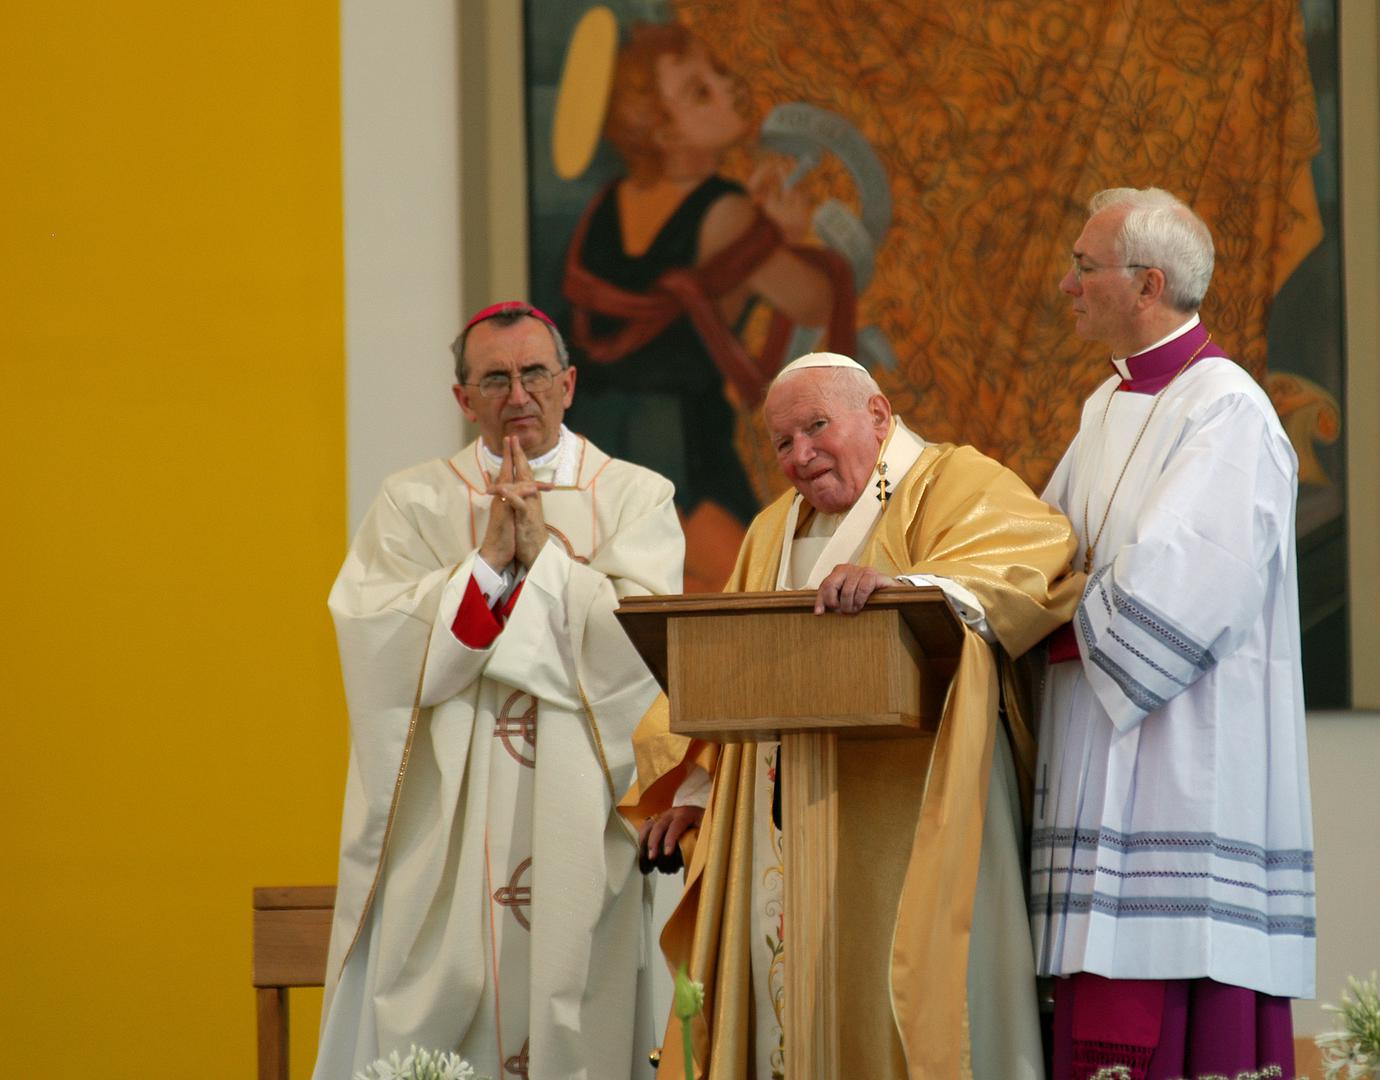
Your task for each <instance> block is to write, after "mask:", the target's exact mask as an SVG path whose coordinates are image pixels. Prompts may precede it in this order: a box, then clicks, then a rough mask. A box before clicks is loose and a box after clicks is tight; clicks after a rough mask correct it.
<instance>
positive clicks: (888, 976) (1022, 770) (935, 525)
mask: <svg viewBox="0 0 1380 1080" xmlns="http://www.w3.org/2000/svg"><path fill="white" fill-rule="evenodd" d="M765 417H766V422H767V429H768V432H769V433H770V437H771V439H772V442H773V446H774V449H775V451H776V455H777V458H778V461H779V464H780V466H781V469H782V471H783V472H784V473H785V475H786V477H787V478H788V479H789V480H790V481H791V483H792V485H793V487H794V491H788V492H786V493H785V494H784V495H783V496H782V497H781V498H779V499H777V500H776V501H775V502H774V503H773V504H772V505H770V506H768V507H767V508H766V509H765V510H763V511H762V513H760V514H759V515H758V516H757V518H756V519H755V520H754V521H753V523H752V526H751V528H750V529H749V531H748V535H747V538H746V540H745V541H744V543H743V547H742V550H741V552H740V553H739V556H738V564H737V567H736V568H735V570H734V573H733V576H732V578H731V579H730V580H729V583H728V590H729V591H761V590H771V589H814V590H817V596H816V603H815V611H816V614H818V615H820V616H821V617H826V618H827V617H838V614H835V613H839V614H842V615H845V616H846V615H849V614H853V613H856V612H858V611H860V610H861V609H862V608H863V607H864V606H865V604H866V603H867V600H868V597H869V596H871V595H872V593H873V592H874V591H875V590H876V589H878V588H880V587H882V586H887V585H896V584H900V583H909V584H915V585H922V584H931V585H938V586H939V587H940V588H942V589H943V590H944V593H945V596H946V597H947V598H948V600H949V602H950V604H951V606H952V607H953V608H954V610H955V612H956V613H957V614H958V615H959V617H960V619H961V620H962V621H963V623H964V624H965V627H966V630H965V635H964V643H963V646H962V653H961V658H960V662H959V666H958V671H957V673H956V674H955V676H954V680H953V684H952V686H951V689H950V692H949V695H948V698H947V700H946V702H945V706H944V711H943V716H942V718H941V720H940V724H939V730H938V732H937V734H936V736H935V739H934V742H933V744H929V743H927V742H924V741H922V740H919V739H898V740H894V741H889V742H887V743H885V744H878V743H871V744H867V745H863V744H857V743H854V744H851V745H853V746H854V747H855V748H857V749H855V750H853V751H851V753H853V754H855V755H856V758H855V761H856V763H857V768H858V769H859V770H860V771H861V773H862V775H863V777H864V779H863V785H864V789H865V790H866V789H871V790H870V791H869V793H868V796H867V797H868V801H869V804H870V805H873V806H877V807H880V808H884V812H882V813H880V814H877V815H874V820H872V821H870V822H869V827H868V828H869V831H868V834H867V837H866V839H865V842H863V843H860V844H856V845H854V850H853V851H852V852H851V854H850V853H849V852H848V851H843V852H841V855H840V858H841V859H845V858H847V859H852V860H853V864H852V867H851V871H852V872H846V871H845V867H844V866H843V864H841V865H840V869H839V874H838V881H839V888H840V895H839V906H840V911H841V913H843V914H842V915H841V918H843V919H845V921H846V922H845V925H844V926H841V928H840V949H841V950H842V951H844V952H846V953H847V955H848V956H849V957H850V958H851V959H855V960H856V959H859V958H861V959H862V960H863V961H864V963H863V964H862V970H865V971H867V970H870V971H873V972H875V973H877V974H876V977H875V978H863V979H861V980H859V985H852V984H850V985H845V986H841V987H840V1001H841V1007H842V1009H843V1017H844V1021H845V1026H846V1027H847V1029H848V1030H847V1032H846V1035H845V1036H844V1041H843V1043H842V1045H843V1050H844V1062H843V1064H844V1068H845V1071H846V1075H849V1076H867V1077H869V1080H878V1078H890V1077H907V1078H911V1080H915V1078H921V1077H923V1078H926V1080H955V1078H957V1077H963V1076H971V1077H976V1078H977V1080H998V1078H1000V1080H1022V1078H1028V1080H1039V1078H1040V1077H1042V1076H1043V1072H1044V1069H1043V1065H1042V1054H1041V1050H1040V1036H1039V1025H1038V1019H1037V1014H1036V1003H1035V977H1034V964H1033V959H1032V956H1031V951H1030V947H1029V943H1028V940H1027V935H1026V931H1025V926H1026V906H1025V899H1024V891H1023V887H1022V872H1023V871H1022V866H1021V855H1020V851H1021V844H1022V840H1021V837H1022V825H1021V806H1022V802H1023V801H1025V802H1026V805H1027V806H1028V799H1029V779H1028V778H1029V776H1030V772H1031V767H1032V765H1033V753H1034V743H1033V739H1032V737H1031V732H1030V730H1029V729H1028V727H1027V726H1026V724H1025V716H1024V710H1023V708H1022V707H1021V706H1022V704H1023V698H1024V696H1025V695H1023V694H1022V693H1021V692H1020V689H1021V680H1020V678H1019V677H1018V672H1017V671H1016V670H1015V668H1014V666H1013V664H1012V659H1013V658H1016V657H1020V656H1021V655H1022V654H1023V653H1025V652H1026V651H1027V650H1028V649H1030V648H1031V646H1033V645H1034V644H1035V643H1037V642H1038V641H1040V640H1041V639H1042V638H1044V637H1045V636H1046V635H1047V634H1048V633H1050V632H1051V631H1052V630H1053V629H1054V628H1055V627H1057V626H1059V625H1061V623H1062V622H1063V621H1064V620H1066V619H1067V618H1068V617H1069V615H1070V613H1071V612H1072V611H1073V608H1074V606H1075V605H1076V603H1077V601H1078V597H1079V595H1080V593H1081V575H1076V574H1073V573H1071V572H1070V569H1069V560H1070V557H1071V556H1072V554H1073V552H1074V550H1075V547H1076V541H1075V538H1074V535H1073V531H1072V528H1071V527H1070V525H1069V523H1068V521H1067V519H1065V518H1064V517H1063V516H1062V515H1060V514H1058V513H1057V512H1055V511H1053V510H1051V509H1050V508H1049V507H1048V506H1046V505H1045V504H1044V503H1042V502H1041V501H1040V500H1039V499H1038V498H1036V496H1035V495H1034V494H1033V493H1032V492H1031V491H1030V489H1029V488H1028V487H1026V485H1025V484H1024V483H1022V482H1021V481H1020V480H1019V479H1018V478H1017V477H1016V476H1015V475H1014V474H1012V473H1011V472H1010V471H1008V470H1007V469H1005V468H1003V467H1002V466H1001V465H999V464H998V463H997V462H995V461H992V460H991V459H989V458H987V457H984V456H983V455H982V454H980V453H978V452H977V451H975V450H973V449H972V448H970V447H961V446H953V445H934V444H930V443H926V442H925V441H924V440H923V439H921V438H919V437H918V436H916V435H915V434H914V433H912V432H911V431H910V430H908V429H907V428H906V426H905V425H904V424H902V423H901V422H900V421H899V420H898V419H897V418H895V417H894V416H893V415H892V410H891V404H890V402H889V401H888V400H887V398H886V397H885V395H883V394H882V393H881V391H880V389H879V388H878V386H877V384H876V382H875V381H874V380H873V379H872V377H871V376H870V375H869V374H868V373H867V371H866V370H865V369H864V368H862V367H861V366H860V365H858V364H856V363H855V362H853V361H852V360H850V359H848V358H847V357H843V356H838V355H836V354H832V353H816V354H812V355H810V356H806V357H802V358H801V359H800V360H797V361H795V363H793V364H790V365H788V366H787V367H786V368H785V369H783V370H782V372H781V373H780V375H778V376H777V378H776V381H775V382H774V383H773V384H772V387H771V390H770V392H769V393H768V395H767V400H766V406H765ZM879 481H883V482H884V483H883V487H884V488H886V489H888V490H887V493H886V494H887V497H886V498H878V482H879ZM820 661H821V663H827V658H826V657H821V658H820ZM706 677H708V673H707V675H706ZM839 677H840V678H844V679H850V678H867V677H868V674H867V673H866V672H840V673H839ZM844 745H845V744H844V743H841V744H840V746H841V748H842V747H843V746H844ZM931 745H932V747H933V750H932V753H931V750H930V746H931ZM635 747H636V752H637V767H638V784H637V786H635V787H634V788H633V790H632V791H631V792H629V794H628V796H627V797H626V798H625V799H624V802H623V810H624V813H625V814H626V815H627V816H628V817H629V819H630V820H632V821H633V822H634V823H636V824H638V826H639V828H640V836H641V842H642V844H643V845H644V846H645V847H646V849H647V852H648V854H649V856H656V855H663V854H665V853H669V852H672V851H673V850H674V849H675V847H676V845H677V844H681V845H682V850H684V851H686V852H687V854H688V870H687V875H686V887H685V892H684V895H683V896H682V898H681V901H680V904H679V906H678V907H677V909H676V911H675V913H674V914H673V915H672V917H671V919H670V921H669V922H668V924H667V927H666V930H665V932H664V933H663V935H662V948H663V951H664V952H665V954H666V956H667V959H668V961H669V962H670V963H671V964H672V966H673V967H676V966H678V965H680V964H681V963H684V964H686V965H687V967H688V969H689V972H690V976H691V977H692V978H694V979H697V980H700V981H702V982H703V983H704V985H705V990H706V1002H705V1010H704V1014H703V1020H702V1021H697V1022H696V1027H695V1031H694V1046H695V1049H694V1054H695V1063H694V1064H695V1067H694V1069H693V1070H688V1069H686V1068H685V1065H684V1062H683V1061H682V1055H681V1053H680V1052H679V1050H678V1047H679V1045H680V1042H681V1040H680V1038H679V1036H678V1032H677V1031H676V1030H674V1029H673V1030H672V1031H670V1032H668V1038H667V1040H666V1045H665V1053H664V1058H663V1060H662V1063H661V1069H660V1072H659V1073H658V1076H659V1077H663V1078H664V1077H665V1076H667V1075H669V1076H672V1077H682V1076H688V1075H691V1074H692V1072H693V1075H696V1076H703V1075H705V1074H706V1073H708V1075H711V1076H713V1077H714V1080H747V1078H748V1077H757V1078H761V1080H765V1078H767V1077H772V1076H780V1075H782V1073H783V1069H784V1044H785V1041H786V1040H789V1039H790V1038H791V1032H789V1031H784V1032H783V1031H782V1029H781V1002H782V995H783V970H784V966H785V965H788V964H789V963H790V962H791V961H790V957H789V956H788V955H785V953H784V950H783V947H782V944H781V939H782V923H783V918H789V917H790V913H789V912H783V910H782V895H781V894H782V888H781V883H782V867H783V858H791V857H793V856H794V853H793V852H783V851H782V842H781V835H780V833H779V831H777V829H776V828H775V826H774V825H773V823H772V820H771V812H770V805H771V799H772V793H773V787H774V785H775V780H776V760H777V751H776V746H775V744H771V745H767V744H761V743H741V744H725V745H722V746H717V745H711V744H707V743H702V742H699V741H697V740H691V739H687V738H684V737H682V736H677V735H673V734H671V733H670V732H669V730H668V729H667V727H666V713H665V711H664V710H660V711H656V710H654V711H653V712H652V713H650V714H648V716H647V718H646V719H644V720H643V722H642V725H641V726H640V727H639V730H638V733H637V735H636V736H635ZM846 767H847V765H846V762H844V761H843V760H842V759H841V764H840V768H841V770H842V769H844V768H846ZM783 782H784V783H786V784H789V783H790V782H791V781H790V779H789V777H786V778H784V779H783ZM1022 792H1024V796H1025V798H1024V800H1023V799H1022ZM701 808H703V809H701ZM697 824H698V826H699V831H698V839H696V840H694V843H693V844H691V843H690V841H691V839H692V838H694V837H696V833H695V832H694V831H693V827H694V826H695V825H697ZM879 882H880V883H882V884H883V887H877V884H878V883H879ZM888 882H889V885H888V884H886V883H888ZM898 896H899V902H898V901H897V900H896V897H898ZM869 959H870V962H868V961H869ZM882 973H885V977H883V975H882Z"/></svg>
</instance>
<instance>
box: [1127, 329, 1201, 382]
mask: <svg viewBox="0 0 1380 1080" xmlns="http://www.w3.org/2000/svg"><path fill="white" fill-rule="evenodd" d="M1198 322H1199V319H1198V315H1197V312H1195V313H1194V314H1193V316H1192V318H1190V319H1189V320H1188V322H1186V323H1184V324H1183V325H1182V326H1180V327H1179V328H1178V329H1177V330H1171V331H1169V333H1167V334H1165V335H1164V337H1162V338H1160V340H1159V341H1157V342H1155V343H1154V344H1153V345H1147V346H1146V347H1145V348H1143V349H1141V350H1140V352H1137V353H1132V354H1131V356H1141V355H1143V354H1144V353H1148V352H1149V351H1150V350H1151V349H1158V348H1159V347H1160V346H1161V345H1168V344H1169V343H1170V342H1171V341H1173V340H1174V339H1175V338H1179V337H1183V336H1184V335H1185V334H1187V333H1188V332H1189V331H1190V330H1192V329H1193V328H1194V327H1195V326H1197V325H1198ZM1129 359H1131V357H1130V356H1128V357H1124V358H1123V357H1119V356H1114V357H1112V367H1114V368H1116V373H1117V374H1118V375H1120V376H1121V377H1122V378H1123V379H1125V380H1126V381H1127V382H1129V381H1130V379H1131V368H1130V367H1129V366H1128V365H1127V363H1126V361H1127V360H1129Z"/></svg>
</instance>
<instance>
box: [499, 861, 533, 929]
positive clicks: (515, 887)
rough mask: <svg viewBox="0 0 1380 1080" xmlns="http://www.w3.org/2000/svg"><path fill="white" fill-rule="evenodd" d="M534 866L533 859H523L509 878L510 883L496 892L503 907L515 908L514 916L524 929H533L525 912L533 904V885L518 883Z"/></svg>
mask: <svg viewBox="0 0 1380 1080" xmlns="http://www.w3.org/2000/svg"><path fill="white" fill-rule="evenodd" d="M531 868H532V860H531V859H523V860H522V862H520V863H518V864H517V869H516V870H514V871H513V876H512V877H511V878H509V879H508V884H507V885H504V886H503V887H502V888H501V889H499V890H498V891H497V892H495V893H494V900H496V901H497V902H498V903H499V904H501V905H502V906H503V907H509V908H512V909H513V918H515V919H516V920H517V921H518V925H519V926H521V927H522V928H523V929H524V930H531V929H532V923H531V922H530V921H529V920H528V918H527V915H526V914H525V913H524V912H523V909H524V908H530V907H531V906H532V886H530V885H520V884H518V883H519V882H520V881H521V880H522V877H523V875H524V874H526V873H527V871H528V870H530V869H531Z"/></svg>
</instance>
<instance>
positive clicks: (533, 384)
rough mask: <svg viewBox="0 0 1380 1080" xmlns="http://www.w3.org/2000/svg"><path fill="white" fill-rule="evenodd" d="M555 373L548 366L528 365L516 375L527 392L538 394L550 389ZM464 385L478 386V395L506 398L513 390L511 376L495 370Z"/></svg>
mask: <svg viewBox="0 0 1380 1080" xmlns="http://www.w3.org/2000/svg"><path fill="white" fill-rule="evenodd" d="M565 370H566V369H565V368H562V369H561V371H565ZM557 374H559V372H555V371H552V370H551V369H550V368H544V367H540V366H537V367H529V368H525V369H523V371H522V372H521V373H520V374H519V375H518V381H519V382H521V383H522V388H523V389H524V390H526V391H527V392H528V393H529V394H540V393H542V392H543V391H545V390H549V389H551V384H552V383H553V382H554V381H555V379H556V376H557ZM465 385H466V386H473V387H476V388H478V390H479V396H480V397H486V398H506V397H507V396H508V395H509V394H511V393H512V392H513V377H512V376H511V375H507V374H504V373H501V372H497V371H496V372H494V373H493V374H492V375H485V376H484V377H483V378H482V379H480V380H479V381H478V382H472V383H466V384H465Z"/></svg>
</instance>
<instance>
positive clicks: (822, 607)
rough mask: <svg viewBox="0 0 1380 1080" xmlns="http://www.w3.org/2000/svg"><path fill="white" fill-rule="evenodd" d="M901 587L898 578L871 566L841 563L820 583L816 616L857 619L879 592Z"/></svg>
mask: <svg viewBox="0 0 1380 1080" xmlns="http://www.w3.org/2000/svg"><path fill="white" fill-rule="evenodd" d="M899 584H900V582H898V581H897V580H896V579H895V578H891V577H887V576H886V575H885V574H879V573H877V571H876V570H873V569H872V567H870V566H854V565H853V564H852V563H840V564H839V565H838V566H836V567H834V569H833V571H832V572H830V574H829V576H828V577H827V578H825V579H824V580H823V581H821V582H820V583H819V592H817V593H815V614H816V615H823V614H824V613H825V612H826V611H838V612H842V613H843V614H844V615H856V614H857V613H858V612H860V611H861V610H862V609H863V605H864V604H866V603H867V598H868V597H869V596H871V595H872V594H873V593H874V592H876V591H877V590H878V589H882V588H886V587H887V586H890V585H899Z"/></svg>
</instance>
